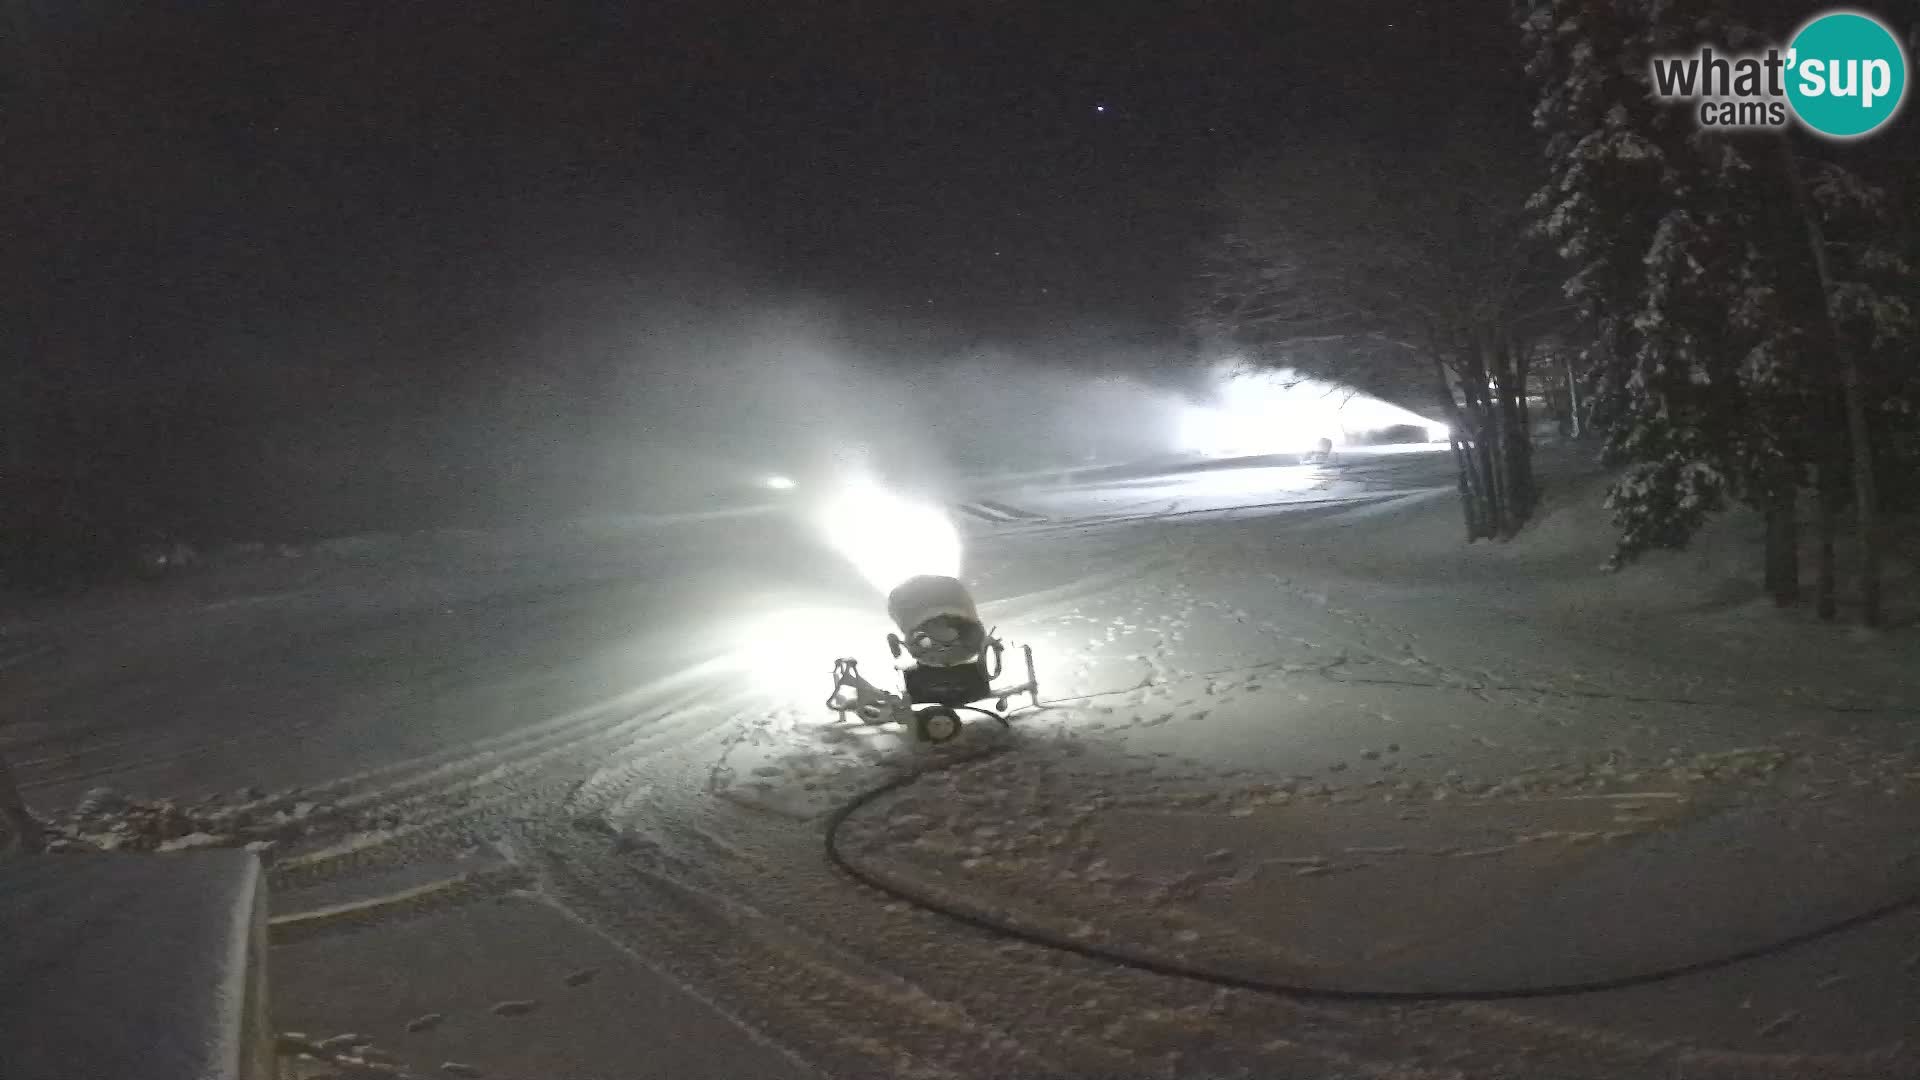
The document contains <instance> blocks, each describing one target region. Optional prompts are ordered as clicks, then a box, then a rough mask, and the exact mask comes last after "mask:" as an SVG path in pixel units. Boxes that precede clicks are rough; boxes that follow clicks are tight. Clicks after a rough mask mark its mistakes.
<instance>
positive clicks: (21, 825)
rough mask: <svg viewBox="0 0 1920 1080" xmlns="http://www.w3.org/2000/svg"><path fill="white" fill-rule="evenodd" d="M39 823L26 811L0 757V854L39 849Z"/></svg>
mask: <svg viewBox="0 0 1920 1080" xmlns="http://www.w3.org/2000/svg"><path fill="white" fill-rule="evenodd" d="M41 839H42V838H41V835H40V823H39V822H38V821H35V820H34V818H33V815H32V814H30V813H28V812H27V804H26V803H24V802H22V801H21V799H20V789H19V787H18V786H16V785H15V784H14V782H13V773H12V772H11V771H10V770H9V769H8V768H7V761H6V759H5V758H0V855H10V854H13V853H15V852H21V851H24V852H29V853H32V852H37V851H39V850H40V849H41V847H42V844H41Z"/></svg>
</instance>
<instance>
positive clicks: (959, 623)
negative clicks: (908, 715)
mask: <svg viewBox="0 0 1920 1080" xmlns="http://www.w3.org/2000/svg"><path fill="white" fill-rule="evenodd" d="M887 614H888V615H889V616H890V617H891V618H892V619H893V625H895V626H897V627H899V628H900V635H901V637H902V638H904V639H905V642H906V646H907V652H909V653H911V654H912V655H913V659H914V661H915V662H916V663H919V664H921V665H923V666H927V667H956V666H958V665H960V664H965V663H970V662H971V661H973V660H976V659H978V658H979V656H980V652H981V650H983V649H985V648H986V646H987V628H986V627H985V626H982V625H981V624H980V613H979V612H978V611H977V610H975V609H974V606H973V597H972V596H971V595H970V594H969V593H968V592H967V587H966V586H965V585H962V584H960V581H959V579H957V578H951V577H943V576H939V575H934V574H922V575H921V576H919V577H914V578H909V579H907V580H906V581H905V582H903V583H902V584H901V585H900V586H899V587H897V588H895V589H894V590H893V591H892V592H891V593H888V594H887Z"/></svg>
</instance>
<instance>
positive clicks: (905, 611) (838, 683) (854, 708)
mask: <svg viewBox="0 0 1920 1080" xmlns="http://www.w3.org/2000/svg"><path fill="white" fill-rule="evenodd" d="M887 614H888V615H889V616H891V617H892V618H893V623H894V625H895V626H897V627H899V628H900V633H898V634H888V635H887V649H888V650H889V651H890V652H892V653H893V657H894V659H895V660H899V659H900V657H901V654H902V653H903V652H904V653H905V654H907V662H906V663H905V664H901V665H897V666H896V669H897V670H898V671H899V672H900V676H901V681H902V682H903V683H904V684H905V689H906V692H905V693H904V694H896V693H894V692H892V691H890V690H883V689H881V688H880V687H878V686H875V685H874V684H873V683H871V682H869V681H867V679H866V678H864V677H863V676H861V674H860V664H859V662H858V661H857V660H855V659H853V658H852V657H842V658H840V659H839V660H836V661H834V664H833V693H831V694H829V695H828V696H827V708H829V709H831V710H833V711H834V712H837V713H839V714H840V719H841V720H846V719H848V718H849V716H852V717H855V718H857V719H859V720H860V722H862V723H866V724H885V723H898V724H900V725H901V726H903V727H905V728H906V729H907V732H908V733H909V734H910V735H912V737H913V739H914V740H915V741H916V742H927V743H943V742H946V741H947V740H949V739H951V738H953V737H954V736H956V735H958V734H960V727H961V723H960V710H961V709H968V710H971V711H973V712H978V713H982V714H984V715H986V716H990V717H992V718H993V719H995V720H998V721H1000V722H1001V723H1003V724H1004V723H1005V722H1006V714H1007V713H1008V711H1009V709H1008V703H1009V701H1010V700H1011V699H1012V698H1014V697H1016V696H1018V695H1020V694H1026V695H1028V696H1029V697H1030V698H1031V699H1032V702H1033V704H1034V705H1036V706H1037V705H1039V704H1040V680H1039V678H1038V677H1037V676H1035V674H1034V670H1033V647H1032V646H1030V645H1022V646H1020V654H1021V656H1022V658H1023V659H1024V660H1025V662H1026V667H1027V678H1026V681H1025V682H1022V683H1016V684H1014V685H1011V686H1002V687H995V686H994V685H993V681H994V680H995V679H998V678H999V677H1000V675H1001V672H1002V670H1003V669H1004V667H1005V654H1006V650H1007V644H1006V642H1004V641H1002V640H1001V639H1000V638H998V637H996V636H995V635H994V634H993V632H992V631H990V630H988V629H986V627H985V626H983V625H982V624H981V622H980V615H979V613H978V612H977V611H975V610H974V606H973V598H972V597H971V596H969V595H968V594H967V590H966V586H964V585H962V584H960V582H959V581H958V580H956V579H954V578H950V577H940V576H933V575H924V576H921V577H916V578H911V579H909V580H908V581H906V582H905V583H903V584H901V585H900V586H899V587H898V588H896V589H894V590H893V592H892V593H890V594H888V596H887ZM982 701H992V702H993V703H994V707H993V709H991V710H989V709H986V708H983V707H981V706H979V705H978V704H976V703H977V702H982Z"/></svg>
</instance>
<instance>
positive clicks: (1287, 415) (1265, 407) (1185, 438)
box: [1175, 370, 1447, 457]
mask: <svg viewBox="0 0 1920 1080" xmlns="http://www.w3.org/2000/svg"><path fill="white" fill-rule="evenodd" d="M1392 427H1413V428H1418V429H1419V430H1420V431H1422V432H1424V433H1425V435H1426V437H1427V439H1428V440H1429V441H1441V440H1445V439H1446V437H1447V425H1445V424H1442V423H1439V422H1438V421H1435V420H1431V419H1429V418H1427V417H1424V416H1421V415H1420V414H1418V413H1415V412H1412V411H1410V410H1407V409H1403V408H1401V407H1400V406H1398V405H1393V404H1390V403H1388V402H1385V401H1381V400H1380V399H1379V398H1375V397H1369V396H1368V395H1366V394H1362V393H1359V392H1357V391H1353V390H1348V389H1346V388H1345V387H1339V386H1334V385H1333V384H1331V383H1324V382H1320V381H1318V380H1314V379H1307V378H1303V377H1301V376H1298V375H1296V374H1294V373H1292V372H1289V371H1272V372H1264V371H1263V372H1243V371H1231V370H1223V371H1221V372H1220V373H1219V375H1218V376H1217V377H1216V382H1215V386H1214V404H1211V405H1199V406H1193V405H1190V406H1187V407H1185V409H1183V410H1182V412H1181V414H1180V417H1179V422H1178V426H1177V430H1176V432H1175V440H1176V442H1177V443H1178V445H1179V447H1180V448H1181V449H1183V450H1187V451H1189V452H1193V453H1200V454H1205V455H1207V456H1209V457H1255V456H1260V455H1265V454H1299V453H1306V452H1309V451H1312V450H1314V449H1317V447H1318V444H1319V442H1320V440H1321V439H1326V440H1328V441H1330V442H1331V443H1333V445H1335V446H1339V445H1341V444H1343V443H1346V442H1349V441H1350V440H1351V439H1352V437H1354V436H1358V435H1363V434H1365V433H1367V432H1373V431H1382V430H1385V429H1387V428H1392Z"/></svg>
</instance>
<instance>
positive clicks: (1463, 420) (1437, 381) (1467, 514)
mask: <svg viewBox="0 0 1920 1080" xmlns="http://www.w3.org/2000/svg"><path fill="white" fill-rule="evenodd" d="M1433 376H1434V391H1435V395H1436V398H1435V400H1436V401H1437V402H1438V403H1439V405H1440V408H1441V410H1442V412H1444V413H1445V414H1446V417H1447V427H1448V432H1449V434H1448V438H1447V444H1448V446H1450V447H1451V448H1452V450H1453V464H1454V468H1455V469H1456V470H1458V477H1459V485H1460V512H1461V514H1462V515H1463V517H1464V518H1465V519H1466V528H1467V543H1469V544H1471V543H1473V542H1474V541H1475V540H1479V539H1482V538H1484V537H1486V536H1488V535H1491V534H1490V533H1489V532H1488V527H1487V526H1488V522H1487V516H1486V506H1487V502H1486V498H1485V493H1484V491H1483V489H1482V487H1481V484H1480V475H1481V472H1480V467H1479V462H1478V460H1477V458H1476V456H1475V455H1476V448H1475V444H1474V439H1475V435H1474V431H1473V427H1472V425H1471V424H1470V423H1469V422H1468V419H1467V418H1468V415H1469V413H1468V411H1467V410H1465V409H1462V408H1461V405H1460V402H1459V400H1458V399H1457V398H1455V397H1454V395H1453V387H1452V385H1451V384H1450V383H1449V382H1448V380H1447V366H1446V362H1445V361H1444V360H1442V359H1441V357H1440V354H1439V352H1438V351H1437V350H1436V351H1435V352H1434V354H1433Z"/></svg>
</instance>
